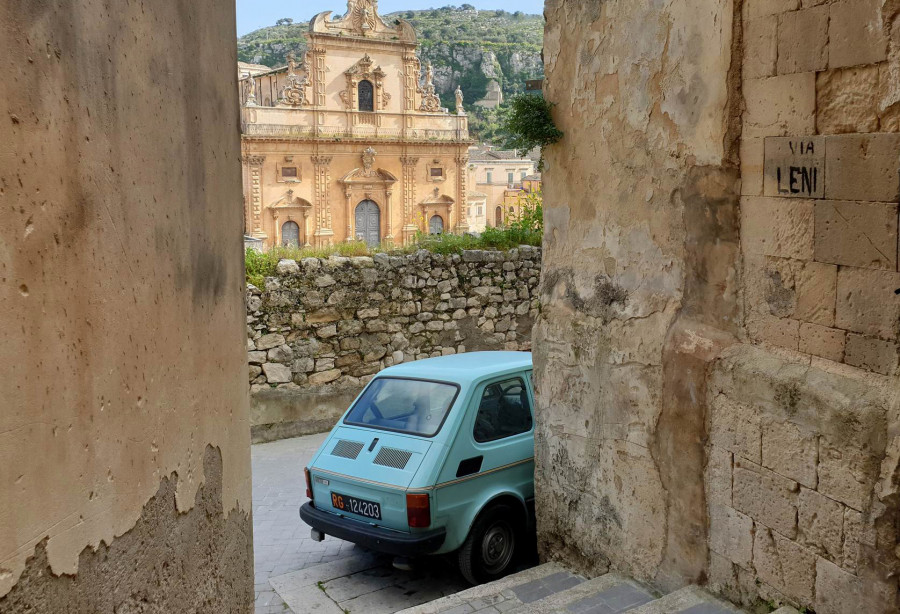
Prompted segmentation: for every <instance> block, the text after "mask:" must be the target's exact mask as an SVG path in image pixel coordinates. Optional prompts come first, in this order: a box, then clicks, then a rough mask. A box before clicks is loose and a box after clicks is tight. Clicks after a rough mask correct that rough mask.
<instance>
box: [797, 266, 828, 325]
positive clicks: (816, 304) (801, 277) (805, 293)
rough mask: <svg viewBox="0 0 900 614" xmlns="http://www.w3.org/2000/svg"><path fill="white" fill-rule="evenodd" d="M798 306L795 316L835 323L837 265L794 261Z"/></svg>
mask: <svg viewBox="0 0 900 614" xmlns="http://www.w3.org/2000/svg"><path fill="white" fill-rule="evenodd" d="M791 266H792V268H793V269H794V283H795V287H796V291H797V306H796V308H795V310H794V317H795V318H797V319H798V320H803V321H804V322H812V323H814V324H820V325H822V326H832V325H833V324H834V304H835V301H836V291H837V267H836V266H834V265H831V264H823V263H819V262H798V261H792V262H791Z"/></svg>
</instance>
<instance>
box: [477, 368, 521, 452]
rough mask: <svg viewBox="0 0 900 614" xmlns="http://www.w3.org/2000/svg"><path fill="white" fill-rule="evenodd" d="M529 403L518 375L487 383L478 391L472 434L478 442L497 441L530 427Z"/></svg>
mask: <svg viewBox="0 0 900 614" xmlns="http://www.w3.org/2000/svg"><path fill="white" fill-rule="evenodd" d="M531 424H532V420H531V403H530V402H529V401H528V390H527V388H526V387H525V382H524V381H522V378H520V377H514V378H511V379H507V380H503V381H502V382H495V383H493V384H488V385H487V386H486V387H485V389H484V393H483V394H482V395H481V402H480V403H479V405H478V414H476V416H475V429H474V431H473V433H472V434H473V436H474V437H475V441H477V442H478V443H487V442H490V441H497V440H498V439H504V438H506V437H512V436H513V435H519V434H520V433H527V432H528V431H530V430H531Z"/></svg>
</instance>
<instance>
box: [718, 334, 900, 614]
mask: <svg viewBox="0 0 900 614" xmlns="http://www.w3.org/2000/svg"><path fill="white" fill-rule="evenodd" d="M707 394H708V396H709V408H710V411H709V423H708V437H709V446H708V461H707V467H706V495H707V502H708V506H709V549H710V577H709V582H710V585H711V587H712V588H714V589H715V590H717V591H719V592H722V593H724V594H725V595H727V596H729V597H731V598H732V599H733V600H735V601H738V602H743V603H745V604H748V605H749V604H752V603H755V602H757V601H759V600H760V599H761V600H764V601H768V602H770V603H778V604H784V603H788V604H791V605H794V606H798V607H807V608H810V609H812V610H814V611H815V612H818V613H826V614H829V613H842V612H852V611H861V612H879V613H881V612H894V611H896V607H897V581H896V572H897V564H896V553H895V551H894V549H895V548H896V545H897V543H898V535H900V526H898V520H900V516H898V510H897V495H898V490H897V476H896V475H895V474H894V472H895V471H896V459H897V454H898V452H900V446H898V445H897V444H898V442H897V440H896V439H894V440H893V441H891V437H890V435H891V433H892V432H893V431H895V429H896V426H897V399H896V395H897V390H896V381H895V380H893V379H891V378H886V377H882V376H879V375H867V376H866V375H861V374H859V373H857V372H854V371H851V370H848V369H845V368H840V367H839V366H836V365H834V364H831V365H829V364H828V363H825V362H822V363H820V364H819V365H816V366H812V365H810V364H808V363H804V362H801V361H798V360H796V359H795V358H794V359H792V358H791V357H790V356H788V357H783V356H778V355H775V354H773V353H771V352H769V351H766V350H765V349H762V348H759V347H755V346H751V345H736V346H733V347H732V348H730V349H728V350H726V351H725V352H724V353H723V354H722V355H721V356H720V357H719V359H718V360H716V362H715V363H714V366H713V369H712V370H711V372H710V381H709V386H708V390H707Z"/></svg>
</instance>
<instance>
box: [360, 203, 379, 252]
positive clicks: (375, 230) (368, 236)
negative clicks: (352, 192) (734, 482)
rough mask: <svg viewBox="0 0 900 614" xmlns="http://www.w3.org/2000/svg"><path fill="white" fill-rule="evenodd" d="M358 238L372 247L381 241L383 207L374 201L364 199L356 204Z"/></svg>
mask: <svg viewBox="0 0 900 614" xmlns="http://www.w3.org/2000/svg"><path fill="white" fill-rule="evenodd" d="M356 238H357V239H358V240H360V241H365V242H366V243H368V244H369V245H370V246H371V247H377V246H378V244H380V243H381V209H379V208H378V205H376V204H375V202H374V201H371V200H364V201H362V202H361V203H359V204H358V205H356Z"/></svg>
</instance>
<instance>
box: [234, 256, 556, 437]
mask: <svg viewBox="0 0 900 614" xmlns="http://www.w3.org/2000/svg"><path fill="white" fill-rule="evenodd" d="M540 260H541V250H540V249H539V248H533V247H528V246H522V247H520V248H518V249H513V250H510V251H508V252H490V251H477V250H471V251H464V252H463V253H462V254H453V255H441V254H434V253H431V252H428V251H425V250H420V251H418V252H415V253H412V254H405V255H387V254H377V255H376V256H375V257H374V258H370V257H357V258H343V257H331V258H328V259H317V258H306V259H303V260H302V261H300V262H296V261H293V260H282V261H281V262H280V263H279V265H278V274H277V276H275V277H270V278H267V279H266V283H265V288H263V289H261V288H256V287H254V286H248V290H247V310H248V311H247V335H248V340H247V356H248V362H249V378H250V383H251V391H252V394H253V417H252V424H253V429H254V438H255V439H257V440H265V439H272V438H276V437H283V436H290V435H293V434H297V433H300V432H313V431H321V430H327V429H329V428H330V427H331V426H332V425H333V424H334V421H335V420H336V419H337V417H338V416H339V415H340V414H341V413H342V412H343V411H344V410H345V409H346V408H347V405H348V403H349V402H350V401H352V399H353V398H354V396H355V395H356V394H357V393H358V392H359V391H360V390H361V389H362V386H364V385H365V384H366V383H367V382H368V381H369V379H371V377H372V376H373V375H374V374H375V373H377V372H378V371H380V370H381V369H384V368H385V367H389V366H391V365H394V364H399V363H402V362H408V361H412V360H419V359H422V358H428V357H433V356H441V355H446V354H455V353H457V352H467V351H468V352H471V351H478V350H530V349H531V328H532V325H533V321H534V318H535V317H536V316H537V313H538V305H539V301H538V298H537V295H536V290H537V286H538V281H539V277H540Z"/></svg>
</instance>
